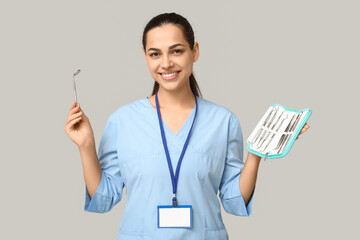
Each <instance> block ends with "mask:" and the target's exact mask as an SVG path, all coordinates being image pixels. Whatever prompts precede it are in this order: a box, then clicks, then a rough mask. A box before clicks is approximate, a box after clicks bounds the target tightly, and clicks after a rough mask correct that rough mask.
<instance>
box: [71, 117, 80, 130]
mask: <svg viewBox="0 0 360 240" xmlns="http://www.w3.org/2000/svg"><path fill="white" fill-rule="evenodd" d="M81 119H82V117H81V116H80V117H77V118H75V119H73V120H72V121H71V122H70V123H69V124H68V128H67V129H69V130H70V129H73V128H74V125H75V124H77V123H78V122H80V121H81Z"/></svg>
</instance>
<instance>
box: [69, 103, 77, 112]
mask: <svg viewBox="0 0 360 240" xmlns="http://www.w3.org/2000/svg"><path fill="white" fill-rule="evenodd" d="M74 107H76V104H75V101H74V102H73V103H72V104H71V107H70V110H71V109H73V108H74Z"/></svg>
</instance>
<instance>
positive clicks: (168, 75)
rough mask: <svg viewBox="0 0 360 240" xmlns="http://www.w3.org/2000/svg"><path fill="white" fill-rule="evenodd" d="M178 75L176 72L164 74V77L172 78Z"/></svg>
mask: <svg viewBox="0 0 360 240" xmlns="http://www.w3.org/2000/svg"><path fill="white" fill-rule="evenodd" d="M176 74H177V72H174V73H172V74H162V75H163V76H164V77H172V76H175V75H176Z"/></svg>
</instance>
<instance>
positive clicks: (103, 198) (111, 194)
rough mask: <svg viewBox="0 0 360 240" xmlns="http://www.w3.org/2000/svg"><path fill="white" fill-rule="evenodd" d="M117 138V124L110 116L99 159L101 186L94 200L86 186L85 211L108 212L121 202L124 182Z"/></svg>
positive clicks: (100, 147)
mask: <svg viewBox="0 0 360 240" xmlns="http://www.w3.org/2000/svg"><path fill="white" fill-rule="evenodd" d="M117 136H118V128H117V125H116V122H115V121H113V120H112V119H111V116H110V118H109V119H108V121H107V123H106V126H105V130H104V133H103V135H102V138H101V141H100V145H99V150H98V159H99V163H100V166H101V180H100V184H99V186H98V188H97V189H96V192H95V193H94V195H93V196H92V198H90V195H89V192H88V190H87V187H86V185H85V191H86V192H85V207H84V210H85V211H88V212H97V213H104V212H108V211H110V210H111V209H112V208H113V207H114V206H115V205H116V204H117V203H118V202H119V201H120V200H121V197H122V192H123V187H124V182H123V180H122V177H121V173H120V167H119V162H118V161H119V160H118V153H117Z"/></svg>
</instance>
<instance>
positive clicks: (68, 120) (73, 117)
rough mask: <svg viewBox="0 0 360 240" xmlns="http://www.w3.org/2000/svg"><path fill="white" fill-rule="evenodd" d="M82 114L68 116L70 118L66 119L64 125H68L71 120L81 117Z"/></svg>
mask: <svg viewBox="0 0 360 240" xmlns="http://www.w3.org/2000/svg"><path fill="white" fill-rule="evenodd" d="M82 114H83V112H81V111H80V112H78V113H74V114H72V115H70V116H69V117H68V119H67V121H66V123H67V124H68V123H70V122H71V121H72V120H73V119H75V118H77V117H79V116H82Z"/></svg>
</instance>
